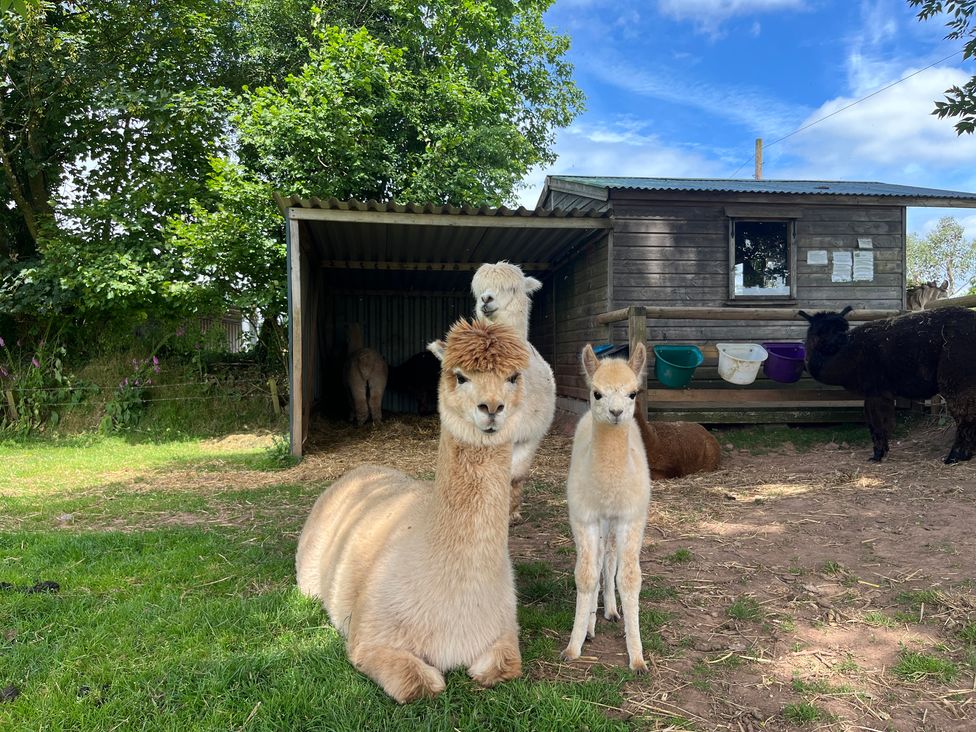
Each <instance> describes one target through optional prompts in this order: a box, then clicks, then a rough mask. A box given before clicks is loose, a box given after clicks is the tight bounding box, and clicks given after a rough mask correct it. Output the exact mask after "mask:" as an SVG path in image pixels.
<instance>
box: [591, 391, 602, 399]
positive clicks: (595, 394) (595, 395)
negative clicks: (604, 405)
mask: <svg viewBox="0 0 976 732" xmlns="http://www.w3.org/2000/svg"><path fill="white" fill-rule="evenodd" d="M593 398H594V399H596V400H597V401H599V400H601V399H603V394H601V393H600V392H598V391H595V392H593Z"/></svg>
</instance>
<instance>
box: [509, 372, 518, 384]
mask: <svg viewBox="0 0 976 732" xmlns="http://www.w3.org/2000/svg"><path fill="white" fill-rule="evenodd" d="M518 377H519V375H518V374H512V375H511V376H509V377H508V383H509V384H517V383H518Z"/></svg>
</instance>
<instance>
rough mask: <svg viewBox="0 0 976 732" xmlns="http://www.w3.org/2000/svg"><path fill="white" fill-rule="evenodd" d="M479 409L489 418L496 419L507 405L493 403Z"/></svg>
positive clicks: (482, 405)
mask: <svg viewBox="0 0 976 732" xmlns="http://www.w3.org/2000/svg"><path fill="white" fill-rule="evenodd" d="M478 409H479V410H480V411H481V412H483V413H484V414H487V415H488V416H489V417H495V416H497V415H499V414H501V413H502V411H503V410H504V409H505V405H504V404H501V403H499V402H491V403H490V404H479V405H478Z"/></svg>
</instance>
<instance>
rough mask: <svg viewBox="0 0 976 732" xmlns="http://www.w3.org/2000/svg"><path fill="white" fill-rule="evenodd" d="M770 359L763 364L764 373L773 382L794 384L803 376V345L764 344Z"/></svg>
mask: <svg viewBox="0 0 976 732" xmlns="http://www.w3.org/2000/svg"><path fill="white" fill-rule="evenodd" d="M762 345H763V348H765V349H766V352H767V353H769V358H767V359H766V362H765V363H764V364H763V373H764V374H766V376H768V377H769V378H770V379H772V380H773V381H779V382H781V383H783V384H792V383H793V382H794V381H799V380H800V376H801V375H802V374H803V357H804V356H805V352H804V349H803V344H802V343H763V344H762Z"/></svg>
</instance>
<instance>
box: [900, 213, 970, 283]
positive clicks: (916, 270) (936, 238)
mask: <svg viewBox="0 0 976 732" xmlns="http://www.w3.org/2000/svg"><path fill="white" fill-rule="evenodd" d="M906 265H907V267H908V272H907V275H908V280H909V282H915V283H921V282H926V281H929V280H936V281H938V282H941V281H943V280H948V281H949V295H950V296H952V295H954V294H955V293H956V290H957V288H961V287H963V286H964V283H965V282H967V281H968V280H969V278H970V277H972V276H973V275H974V274H976V239H970V240H968V241H967V240H966V238H965V231H964V229H963V227H962V224H960V223H959V222H958V221H957V220H956V219H954V218H952V217H951V216H946V217H943V218H941V219H939V222H938V223H937V224H936V226H935V229H933V230H932V231H931V232H930V233H929V234H928V236H926V237H922V236H920V235H918V234H916V233H914V232H913V233H911V234H909V235H908V248H907V252H906Z"/></svg>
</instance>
